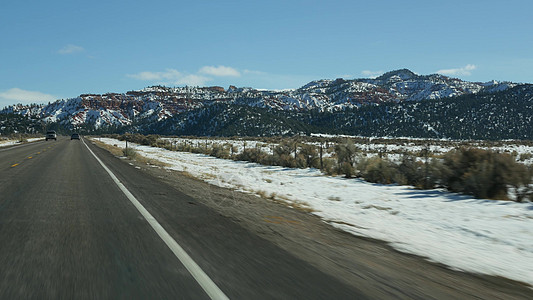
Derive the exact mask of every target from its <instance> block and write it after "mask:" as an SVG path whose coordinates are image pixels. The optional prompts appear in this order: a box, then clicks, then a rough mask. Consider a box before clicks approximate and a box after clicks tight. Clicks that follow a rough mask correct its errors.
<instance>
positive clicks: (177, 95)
mask: <svg viewBox="0 0 533 300" xmlns="http://www.w3.org/2000/svg"><path fill="white" fill-rule="evenodd" d="M517 86H521V85H520V84H516V83H512V82H497V81H491V82H486V83H479V82H469V81H463V80H461V79H458V78H451V77H447V76H444V75H440V74H430V75H418V74H416V73H414V72H412V71H410V70H408V69H400V70H395V71H390V72H387V73H385V74H383V75H381V76H379V77H376V78H363V79H342V78H338V79H335V80H330V79H322V80H315V81H311V82H309V83H307V84H305V85H304V86H302V87H300V88H297V89H290V90H283V91H271V90H257V89H254V88H248V87H240V88H238V87H235V86H230V87H228V88H227V89H224V88H223V87H219V86H211V87H190V86H185V87H165V86H151V87H146V88H144V89H141V90H137V91H128V92H126V93H106V94H82V95H80V96H79V97H76V98H71V99H66V100H57V101H55V102H52V103H50V104H47V105H13V106H9V107H6V108H4V109H3V110H1V111H0V114H15V115H20V116H23V117H25V118H31V119H35V120H38V122H40V123H41V124H57V125H58V126H62V127H65V128H71V130H75V129H80V128H83V130H86V131H93V132H94V131H98V130H100V131H101V130H105V129H106V128H107V129H109V130H118V129H119V128H122V127H127V128H130V130H142V129H139V128H145V130H146V128H149V127H150V126H146V125H147V124H152V125H153V126H152V127H158V126H156V125H154V124H157V123H165V124H168V123H169V122H165V120H177V119H180V118H182V117H183V115H187V114H189V115H190V114H192V113H196V112H201V111H202V110H203V111H207V110H208V109H209V107H210V106H213V105H215V104H216V105H229V106H231V105H233V106H242V107H250V108H258V109H264V110H265V111H264V112H263V114H267V112H268V111H270V112H271V113H272V115H278V117H280V115H279V114H276V112H281V113H284V112H286V113H288V114H289V115H290V114H293V115H297V114H298V113H305V112H309V113H311V114H324V115H327V114H331V113H336V112H338V113H342V112H345V111H357V110H359V109H361V108H364V107H373V106H383V105H385V106H387V107H389V106H390V107H394V105H402V104H403V103H410V102H412V103H423V102H426V101H430V100H444V99H453V98H457V97H461V96H469V95H485V94H488V95H497V94H498V93H499V92H505V91H510V90H513V89H514V88H515V87H517ZM498 97H499V96H498ZM480 99H484V98H482V97H480ZM485 100H486V99H485ZM485 100H484V101H485ZM219 113H223V112H222V110H220V112H219ZM226 113H228V112H227V111H226ZM269 118H270V117H269ZM272 118H274V117H272ZM259 119H261V118H259ZM289 119H292V120H295V119H294V118H289ZM274 122H275V121H274ZM291 122H292V121H291ZM291 122H288V123H291ZM306 123H307V124H308V125H310V124H311V123H312V122H311V123H310V122H306ZM291 124H293V125H294V124H296V123H291ZM135 126H136V127H137V129H133V127H135ZM169 126H170V125H169ZM295 126H296V125H295ZM330 126H336V125H330ZM263 127H265V128H266V127H268V126H266V125H263ZM297 127H299V128H300V127H301V125H298V126H297ZM337 127H339V126H337ZM340 127H342V126H340ZM0 129H1V128H0ZM206 130H207V129H206ZM207 131H209V130H207ZM210 132H215V131H210ZM276 132H277V133H284V132H286V130H276Z"/></svg>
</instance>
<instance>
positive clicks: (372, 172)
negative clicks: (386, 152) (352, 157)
mask: <svg viewBox="0 0 533 300" xmlns="http://www.w3.org/2000/svg"><path fill="white" fill-rule="evenodd" d="M358 169H359V170H360V171H361V176H362V177H363V178H364V179H365V180H367V181H370V182H375V183H383V184H391V183H394V182H397V179H398V178H399V177H398V175H399V173H398V171H397V169H396V166H395V165H394V164H393V163H391V162H390V161H388V160H386V159H383V158H380V157H372V158H369V159H364V160H362V162H361V163H360V165H358Z"/></svg>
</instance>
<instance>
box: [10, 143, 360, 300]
mask: <svg viewBox="0 0 533 300" xmlns="http://www.w3.org/2000/svg"><path fill="white" fill-rule="evenodd" d="M86 144H87V145H88V146H89V147H90V148H91V149H92V151H93V152H94V153H95V154H96V155H97V156H98V157H99V158H100V159H101V161H102V163H103V164H104V165H106V167H108V169H109V171H110V172H112V173H113V174H114V175H115V176H116V177H117V179H118V180H119V181H120V182H121V183H123V185H124V187H125V188H126V189H127V191H129V192H130V193H131V195H133V197H134V198H135V199H137V200H138V201H139V202H140V204H141V205H142V206H143V207H145V208H146V209H147V211H148V212H149V213H150V214H151V215H152V216H153V218H154V219H155V220H156V221H157V223H158V224H160V225H161V227H162V228H163V229H164V231H165V232H166V233H168V235H169V236H170V237H171V238H172V239H173V240H174V241H176V243H177V244H179V246H180V247H182V249H183V250H185V252H186V253H187V254H188V255H189V256H190V257H191V259H192V261H193V262H194V263H195V264H196V265H197V266H198V267H199V268H200V269H201V270H202V271H203V272H204V274H205V275H206V276H207V277H208V280H211V282H212V283H213V284H214V285H215V286H216V287H217V288H218V289H219V290H220V291H221V292H222V294H217V293H216V292H215V293H213V295H209V294H208V293H209V291H206V288H205V287H202V283H201V282H199V280H198V279H197V278H195V277H194V276H193V275H191V272H190V271H189V270H188V269H187V268H186V267H185V266H184V263H182V261H181V260H180V258H178V257H177V256H176V255H175V254H174V253H173V251H172V250H171V249H170V248H169V246H168V245H167V243H165V241H164V240H163V239H162V238H161V237H160V236H159V234H158V233H156V231H155V230H154V228H153V226H152V225H150V224H149V222H148V221H147V220H146V217H145V216H143V215H142V214H141V212H140V211H139V210H138V209H137V208H136V207H135V206H134V204H132V202H131V199H129V198H128V197H127V196H126V194H125V192H124V191H123V190H121V189H120V188H119V186H118V185H117V184H116V183H115V182H114V181H113V179H112V177H111V176H112V175H110V174H109V173H108V172H107V171H106V170H105V169H104V167H103V166H102V165H101V164H100V163H99V162H98V160H97V159H96V158H95V157H94V156H93V154H92V153H91V152H90V151H89V149H88V147H87V146H86ZM0 243H1V244H0V245H1V246H0V297H1V298H2V299H21V298H33V299H57V298H68V299H134V298H140V299H209V297H213V298H217V297H222V298H223V297H229V298H231V299H261V298H264V299H280V298H292V299H296V298H300V299H312V298H315V299H318V298H322V299H323V298H335V299H343V298H344V299H349V298H352V299H354V298H364V297H363V296H362V295H361V294H360V293H359V291H358V290H356V289H354V288H353V287H349V286H348V285H345V284H343V283H341V282H339V281H338V280H336V279H334V278H332V277H331V276H328V275H326V274H324V273H322V272H320V271H319V270H317V269H316V268H314V267H312V266H310V265H309V264H307V263H305V262H303V261H301V260H299V259H297V258H295V257H293V256H291V255H290V254H288V253H287V252H285V251H283V250H282V249H280V248H278V247H276V246H274V245H273V244H271V243H269V242H267V241H265V240H263V239H261V238H259V237H257V236H255V235H253V234H251V233H250V232H248V231H246V230H244V229H243V228H241V227H239V226H238V225H237V224H235V223H234V222H232V221H231V220H228V219H227V218H224V217H222V216H220V215H219V214H217V213H216V212H215V211H213V210H211V209H209V208H207V207H205V206H203V205H201V204H200V203H198V202H197V201H196V200H195V199H193V198H191V197H188V196H186V195H184V194H181V193H180V192H178V191H176V190H175V189H173V188H171V187H169V186H168V185H165V184H163V183H162V182H160V181H158V180H157V179H155V178H152V177H149V176H146V175H145V174H143V173H141V172H139V171H136V169H134V168H131V167H129V166H128V165H126V164H123V163H121V162H120V161H118V160H117V159H116V158H114V157H112V156H110V155H108V153H106V152H104V151H103V150H101V149H99V148H97V147H95V146H92V145H90V143H89V142H84V141H77V140H73V141H71V140H69V139H67V138H65V137H59V138H58V140H57V141H48V142H44V141H43V142H37V143H32V144H28V145H24V146H19V147H15V148H11V149H1V150H0Z"/></svg>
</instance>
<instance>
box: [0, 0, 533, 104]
mask: <svg viewBox="0 0 533 300" xmlns="http://www.w3.org/2000/svg"><path fill="white" fill-rule="evenodd" d="M532 11H533V2H532V1H514V0H509V1H492V0H485V1H477V0H471V1H465V0H462V1H455V0H451V1H450V0H447V1H427V0H425V1H414V0H413V1H398V0H396V1H384V0H374V1H368V0H365V1H357V0H352V1H336V0H328V1H290V0H285V1H277V0H270V1H253V0H248V1H207V0H195V1H165V0H151V1H114V0H107V1H100V0H93V1H86V0H85V1H76V0H68V1H54V0H52V1H41V0H39V1H31V0H19V1H5V3H2V8H1V9H0V39H1V46H0V107H4V106H5V105H9V104H14V103H29V102H47V101H53V100H55V99H58V98H70V97H75V96H78V95H79V94H82V93H106V92H126V91H128V90H135V89H142V88H143V87H146V86H150V85H154V84H164V85H168V86H183V85H200V86H212V85H219V86H223V87H226V88H227V87H228V86H229V85H230V84H233V85H236V86H251V87H255V88H264V89H286V88H297V87H300V86H302V85H304V84H305V83H307V82H309V81H311V80H315V79H324V78H329V79H335V78H338V77H343V78H363V77H371V76H376V75H379V74H380V73H383V72H387V71H391V70H395V69H400V68H408V69H411V70H412V71H414V72H416V73H419V74H432V73H437V72H438V73H442V74H445V75H449V76H452V77H459V78H461V79H464V80H469V81H488V80H493V79H495V80H509V81H514V82H528V83H531V82H533V51H532V50H533V36H532V29H533V18H532V17H531V12H532Z"/></svg>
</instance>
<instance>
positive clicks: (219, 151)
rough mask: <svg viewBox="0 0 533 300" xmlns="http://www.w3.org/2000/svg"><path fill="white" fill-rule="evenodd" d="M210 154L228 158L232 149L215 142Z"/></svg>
mask: <svg viewBox="0 0 533 300" xmlns="http://www.w3.org/2000/svg"><path fill="white" fill-rule="evenodd" d="M210 155H211V156H214V157H218V158H224V159H228V158H229V157H230V149H229V147H226V146H223V145H219V144H214V145H213V146H212V147H211V153H210Z"/></svg>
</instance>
